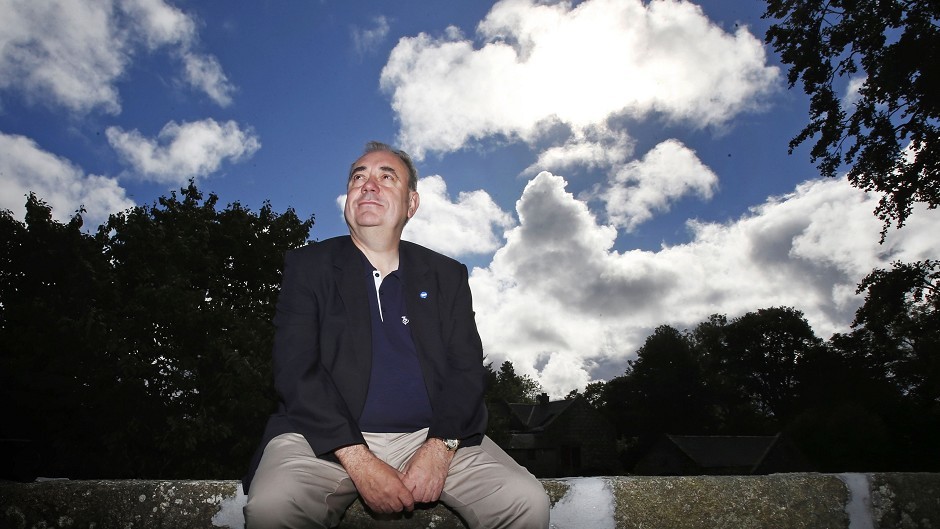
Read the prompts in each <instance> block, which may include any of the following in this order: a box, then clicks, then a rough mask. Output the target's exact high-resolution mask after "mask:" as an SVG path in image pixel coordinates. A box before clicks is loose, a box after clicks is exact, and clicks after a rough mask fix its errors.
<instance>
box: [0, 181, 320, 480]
mask: <svg viewBox="0 0 940 529" xmlns="http://www.w3.org/2000/svg"><path fill="white" fill-rule="evenodd" d="M217 201H218V199H217V197H216V196H215V195H209V196H208V197H207V198H204V197H203V194H202V192H200V191H199V190H198V189H197V188H196V186H195V184H193V183H190V185H189V186H188V187H187V188H184V189H182V190H180V193H179V194H177V193H172V194H171V195H170V196H169V197H161V198H160V199H159V200H158V202H157V203H156V204H154V205H152V206H140V207H136V208H133V209H131V210H128V211H126V212H124V213H121V214H117V215H113V216H112V217H111V218H110V219H109V220H108V222H107V223H106V224H105V225H103V226H101V227H100V228H99V229H98V232H97V235H96V236H91V235H87V234H85V233H83V232H82V231H81V230H80V226H81V218H80V216H76V217H75V219H73V220H72V222H70V223H69V224H67V225H62V224H60V223H57V222H55V221H53V220H52V219H51V212H50V210H49V208H48V206H45V204H43V203H41V202H40V201H39V200H38V199H35V197H31V198H30V201H29V202H28V203H27V216H26V224H25V226H24V225H23V224H21V223H19V222H17V221H15V220H14V219H13V218H12V216H11V215H9V213H8V212H7V213H4V214H2V215H0V229H2V231H3V248H4V249H5V250H8V251H5V253H4V256H3V257H2V258H0V267H2V270H0V278H3V286H2V287H0V310H2V312H0V354H2V357H0V358H2V365H0V368H2V369H0V373H2V375H0V376H2V377H3V378H2V379H0V385H2V391H3V392H4V393H3V397H4V402H5V403H7V406H8V407H10V408H11V409H12V410H13V412H12V413H11V414H9V415H8V416H10V417H12V420H10V421H5V423H4V431H3V437H4V438H16V439H26V440H31V441H32V444H33V445H34V446H35V447H36V450H38V451H39V453H40V454H41V456H42V461H41V466H40V468H39V469H38V471H40V472H42V473H44V474H47V475H49V474H52V475H60V476H68V477H96V478H101V477H136V478H174V477H177V478H196V477H203V478H218V477H238V476H239V475H240V474H241V472H243V471H244V467H245V465H246V461H247V460H248V458H249V457H250V454H251V452H252V450H253V449H254V447H255V444H256V443H257V441H258V438H259V437H260V431H259V430H260V428H262V427H263V424H264V416H265V415H267V414H268V413H270V411H271V409H272V407H273V403H274V399H273V391H272V390H271V376H270V354H271V342H272V339H273V327H272V326H271V323H270V322H271V318H272V316H273V311H274V304H275V299H276V296H277V292H278V285H279V283H280V269H281V265H282V262H283V254H284V252H285V251H287V250H288V249H290V248H294V247H297V246H300V245H302V244H303V243H304V242H305V241H306V239H307V235H308V233H309V230H310V227H311V226H312V224H313V218H312V217H311V218H310V219H307V220H301V219H299V218H298V217H297V215H296V214H295V213H294V211H293V210H290V209H288V210H287V211H286V212H285V213H282V214H278V213H275V212H273V211H272V208H271V206H270V204H267V203H265V204H264V206H263V207H262V208H261V210H260V211H258V212H252V211H250V210H248V209H246V208H244V207H242V206H241V205H240V204H238V203H234V204H230V205H229V206H228V207H226V208H225V209H217V207H216V206H217Z"/></svg>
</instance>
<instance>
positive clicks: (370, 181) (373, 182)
mask: <svg viewBox="0 0 940 529" xmlns="http://www.w3.org/2000/svg"><path fill="white" fill-rule="evenodd" d="M361 188H362V190H363V191H378V189H379V178H378V177H377V176H375V175H374V174H372V173H369V174H368V175H366V177H365V180H363V182H362V187H361Z"/></svg>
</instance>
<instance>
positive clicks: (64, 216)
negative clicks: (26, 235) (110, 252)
mask: <svg viewBox="0 0 940 529" xmlns="http://www.w3.org/2000/svg"><path fill="white" fill-rule="evenodd" d="M29 193H35V194H36V196H38V197H39V198H41V199H42V200H44V201H45V202H46V203H47V204H49V205H50V206H51V207H52V215H53V218H55V219H56V220H58V221H60V222H65V221H67V220H68V219H70V218H71V217H72V215H74V214H75V211H76V210H77V209H78V208H79V207H80V206H84V207H85V210H86V211H87V213H86V214H85V215H84V221H85V222H84V225H85V227H87V228H91V229H92V230H93V229H94V228H95V227H96V226H98V225H99V224H101V223H103V222H104V221H105V220H107V218H108V215H109V214H111V213H116V212H118V211H122V210H125V209H127V208H130V207H133V206H134V203H133V202H132V201H131V200H130V199H128V198H127V195H126V194H125V192H124V189H123V188H122V187H121V186H119V185H118V183H117V182H116V181H115V180H114V179H113V178H107V177H104V176H97V175H88V174H85V173H84V172H82V170H81V169H79V168H78V167H76V166H75V165H74V164H72V163H70V162H69V161H68V160H65V159H63V158H61V157H58V156H56V155H54V154H51V153H49V152H47V151H44V150H43V149H42V148H41V147H39V146H38V145H36V143H35V142H34V141H33V140H31V139H29V138H26V137H23V136H16V135H9V134H4V133H2V132H0V209H7V210H10V211H11V212H13V215H14V217H15V218H17V219H22V218H23V215H24V214H25V212H26V210H25V207H24V206H25V204H26V196H27V195H29Z"/></svg>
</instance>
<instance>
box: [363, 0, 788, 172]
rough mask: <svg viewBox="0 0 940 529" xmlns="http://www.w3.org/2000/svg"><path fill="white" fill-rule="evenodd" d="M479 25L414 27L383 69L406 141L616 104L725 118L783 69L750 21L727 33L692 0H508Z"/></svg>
mask: <svg viewBox="0 0 940 529" xmlns="http://www.w3.org/2000/svg"><path fill="white" fill-rule="evenodd" d="M477 34H478V36H479V38H480V40H481V41H482V42H483V44H482V46H481V47H478V48H477V47H474V43H473V42H471V41H470V40H467V39H465V38H463V37H462V36H461V35H460V34H459V33H457V32H453V31H449V32H447V34H446V35H444V36H442V37H440V38H435V37H432V36H429V35H427V34H424V33H422V34H419V35H417V36H415V37H409V38H403V39H401V40H400V41H399V42H398V44H397V45H396V47H395V49H394V50H393V51H392V53H391V55H390V57H389V60H388V63H387V64H386V66H385V68H384V69H383V71H382V77H381V84H382V87H383V89H384V90H386V91H387V92H388V93H390V94H391V97H392V107H393V109H394V110H395V112H396V114H397V116H398V119H399V121H400V124H401V131H400V137H399V142H400V143H401V144H402V145H403V147H404V148H405V149H407V150H408V151H409V152H412V153H413V154H415V155H416V156H417V157H419V158H420V157H421V156H423V155H424V153H425V152H426V151H441V152H448V151H453V150H456V149H459V148H461V147H463V146H464V145H465V144H467V143H468V142H471V141H473V140H480V139H483V138H486V137H488V136H494V135H496V136H503V137H507V138H510V139H521V140H523V141H527V142H534V141H535V140H537V139H539V138H540V137H541V135H542V134H543V133H544V132H545V131H546V130H547V127H549V126H550V125H552V124H554V123H562V124H565V125H567V126H569V127H570V128H572V129H573V130H574V131H579V130H584V129H587V128H589V127H592V126H603V124H604V123H605V122H606V121H607V120H608V119H609V118H611V117H616V116H629V117H633V118H642V117H645V116H648V115H651V114H652V113H656V114H658V115H661V116H663V117H664V118H665V119H667V120H672V121H683V122H687V123H690V124H692V125H693V126H696V127H704V126H720V125H723V124H725V123H726V122H727V121H728V120H729V119H731V118H732V117H733V116H734V115H735V114H737V113H738V112H741V111H742V110H746V109H750V108H754V107H755V105H757V104H758V100H759V99H760V97H761V96H762V95H764V94H766V93H767V92H769V90H770V89H771V88H772V86H773V83H774V82H775V81H776V79H777V76H778V70H777V68H775V67H770V66H768V65H767V64H766V57H765V52H764V48H763V45H762V43H761V41H760V40H759V39H757V38H756V37H754V36H753V35H751V34H750V33H749V32H748V31H747V29H746V28H743V27H742V28H740V29H738V30H737V31H736V32H735V33H734V34H729V33H726V32H724V31H723V30H722V29H720V28H719V27H718V26H716V25H714V24H712V23H711V22H710V21H709V20H708V19H707V18H706V17H705V15H704V14H703V12H702V11H701V8H699V7H698V6H695V5H693V4H691V3H688V2H683V1H678V2H676V1H670V2H650V3H648V4H646V3H643V2H641V1H640V0H587V1H585V2H581V3H578V4H577V5H576V6H573V5H572V4H571V3H569V2H559V3H555V4H551V5H549V4H544V3H541V2H536V1H535V0H503V1H501V2H498V3H497V4H496V5H494V6H493V8H492V9H491V10H490V12H489V14H488V15H487V16H486V18H485V19H484V20H483V21H482V22H481V23H480V25H479V26H478V28H477Z"/></svg>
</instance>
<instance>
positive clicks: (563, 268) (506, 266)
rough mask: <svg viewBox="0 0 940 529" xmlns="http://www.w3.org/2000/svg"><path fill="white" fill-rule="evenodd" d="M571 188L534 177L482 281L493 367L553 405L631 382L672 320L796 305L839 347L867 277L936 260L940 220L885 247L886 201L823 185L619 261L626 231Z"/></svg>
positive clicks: (484, 329)
mask: <svg viewBox="0 0 940 529" xmlns="http://www.w3.org/2000/svg"><path fill="white" fill-rule="evenodd" d="M565 188H566V182H565V180H564V179H563V178H562V177H560V176H556V175H553V174H551V173H548V172H543V173H541V174H539V175H538V176H536V177H535V178H534V179H532V180H531V181H530V182H529V183H528V185H527V186H526V188H525V190H524V192H523V194H522V197H521V198H520V200H519V202H518V203H517V213H518V217H519V224H518V225H517V226H516V227H514V228H512V229H511V230H509V232H508V233H507V238H506V243H505V245H504V246H503V247H502V248H500V249H499V250H498V251H497V252H496V254H495V255H494V258H493V261H492V263H491V264H490V265H489V266H487V267H484V268H475V269H474V270H473V273H472V276H471V287H472V289H473V292H474V306H475V309H476V312H477V322H478V325H479V327H480V333H481V335H482V337H483V340H484V347H485V349H486V353H487V355H488V359H489V360H492V361H494V362H496V363H499V362H501V361H502V360H506V359H508V360H511V361H512V362H513V363H514V365H515V366H516V369H517V371H519V372H521V373H525V374H529V375H532V376H534V377H537V378H538V380H540V382H541V383H542V385H543V387H545V389H547V390H548V391H549V392H550V393H552V394H553V395H556V396H562V395H564V394H566V393H567V392H568V391H569V390H571V389H573V388H578V387H583V386H584V384H586V383H587V382H589V381H591V380H593V379H598V378H609V377H611V376H615V375H618V374H621V373H622V372H623V369H624V368H625V367H626V360H627V359H628V358H630V357H632V355H634V354H635V351H636V350H637V348H638V347H639V346H640V345H641V344H642V342H643V340H645V338H646V337H647V336H648V335H649V334H650V332H651V331H652V329H654V328H655V327H656V326H658V325H661V324H669V325H673V326H675V327H677V328H679V329H683V328H690V327H692V326H694V325H695V324H697V323H699V322H701V321H703V320H705V319H706V318H707V317H708V316H709V315H711V314H715V313H720V314H726V315H728V316H730V317H735V316H738V315H741V314H744V313H746V312H749V311H753V310H757V309H760V308H766V307H771V306H792V307H795V308H797V309H799V310H802V311H803V312H804V313H805V315H806V317H807V320H808V321H809V322H810V324H811V325H812V326H813V328H814V329H815V331H816V332H817V334H818V335H819V336H820V337H822V338H828V337H829V336H830V335H831V334H832V333H833V332H836V331H844V330H846V329H847V327H848V324H849V323H850V322H851V320H852V318H853V316H854V312H855V309H856V308H857V307H858V306H859V304H860V302H861V299H860V298H859V297H858V296H856V295H855V294H854V291H855V285H856V284H857V282H858V281H859V280H860V279H861V278H862V277H864V275H865V274H867V273H868V272H870V271H871V270H872V269H873V268H874V267H879V266H880V267H888V266H889V265H890V261H892V260H895V259H901V260H908V261H909V260H917V259H924V258H928V257H930V256H931V255H935V254H936V251H937V243H936V240H935V237H933V236H931V235H929V233H930V230H929V228H928V226H930V225H931V223H932V224H934V225H935V224H936V223H937V222H938V221H940V212H937V211H926V210H923V211H918V212H917V214H916V215H914V216H913V217H912V219H913V220H914V223H913V224H911V225H909V226H907V227H906V228H904V229H903V230H900V231H896V232H891V233H890V234H889V237H888V239H887V241H886V242H885V244H884V245H879V244H878V242H877V236H878V232H879V228H880V224H879V223H878V221H877V220H876V219H875V218H874V216H873V215H872V214H871V212H872V210H873V209H874V207H875V204H876V201H877V200H876V198H875V197H873V196H869V195H866V194H865V193H862V192H861V191H859V190H857V189H855V188H852V187H850V186H849V185H848V184H847V183H846V182H844V181H841V180H821V181H810V182H807V183H804V184H802V185H800V186H799V187H797V188H796V189H795V190H794V191H793V193H791V194H789V195H787V196H783V197H774V198H771V199H768V200H767V201H766V202H765V203H763V204H761V205H759V206H757V207H754V208H753V209H752V210H751V211H750V212H749V214H747V215H745V216H743V217H742V218H740V219H737V220H735V221H733V222H728V223H726V224H715V223H702V222H690V223H689V229H690V230H691V232H692V234H693V237H692V240H691V241H690V242H689V243H687V244H682V245H675V246H668V247H663V248H661V249H660V250H659V251H655V252H650V251H640V250H634V251H626V252H618V251H616V250H614V249H613V245H614V240H615V238H616V235H617V232H616V229H615V228H614V227H613V226H609V225H604V224H602V223H599V222H598V220H597V219H596V218H595V216H594V215H593V214H592V213H591V211H590V210H589V209H588V207H587V204H586V203H585V202H583V201H582V200H580V199H578V198H576V197H574V196H573V195H572V194H571V193H568V192H567V191H566V189H565ZM611 366H614V367H611Z"/></svg>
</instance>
